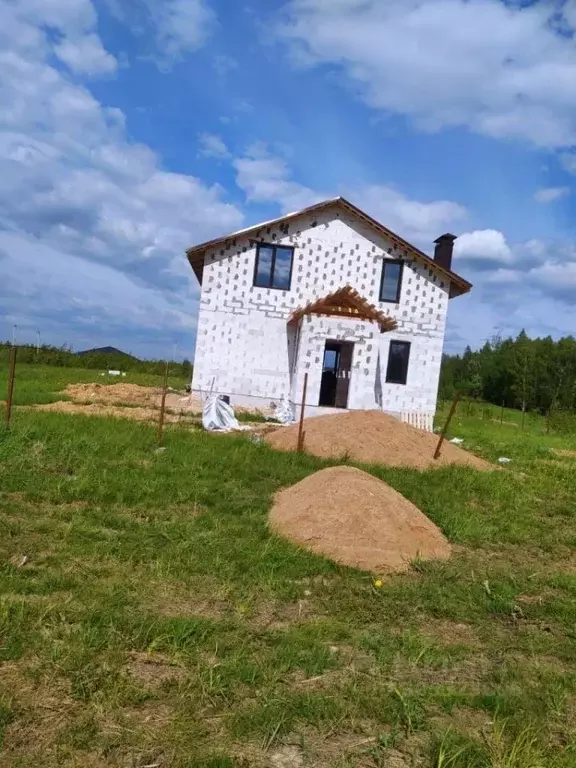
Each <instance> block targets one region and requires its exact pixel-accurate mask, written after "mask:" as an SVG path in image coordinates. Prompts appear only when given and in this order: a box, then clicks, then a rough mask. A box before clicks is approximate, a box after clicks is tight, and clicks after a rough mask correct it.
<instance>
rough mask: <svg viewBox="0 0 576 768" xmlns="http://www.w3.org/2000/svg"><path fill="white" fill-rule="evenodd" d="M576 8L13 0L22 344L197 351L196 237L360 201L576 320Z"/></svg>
mask: <svg viewBox="0 0 576 768" xmlns="http://www.w3.org/2000/svg"><path fill="white" fill-rule="evenodd" d="M575 28H576V0H567V1H566V0H558V1H555V0H539V1H538V0H537V1H536V2H525V1H524V2H512V1H509V2H504V0H425V2H422V0H387V1H386V2H382V1H381V0H285V1H284V2H281V1H280V0H268V1H267V2H264V0H247V2H245V3H231V2H230V1H229V0H228V2H225V0H0V65H1V66H0V107H1V109H0V126H1V133H0V307H1V308H2V311H1V313H0V337H2V338H10V337H11V335H12V329H13V326H14V325H16V326H17V339H18V341H20V342H25V341H33V340H35V338H36V332H37V330H40V332H41V335H42V339H43V340H44V341H46V342H49V343H55V344H63V343H67V344H70V345H72V346H73V347H74V348H76V349H82V348H86V347H91V346H101V345H108V344H112V345H115V346H118V347H120V348H122V349H125V350H130V351H132V352H133V353H134V354H137V355H139V356H154V357H163V356H165V355H169V356H172V355H173V353H174V349H175V345H177V346H176V350H177V356H178V357H179V358H182V357H184V356H186V357H192V355H193V349H194V335H195V325H196V314H197V302H198V285H197V283H196V281H195V278H194V276H193V273H192V271H191V270H190V268H189V267H188V265H187V262H186V260H185V258H184V256H183V252H184V250H185V248H186V247H188V246H190V245H193V244H195V243H197V242H200V241H203V240H205V239H208V238H210V237H215V236H218V235H220V234H226V233H227V232H229V231H233V230H234V229H237V228H239V227H241V226H245V225H248V224H251V223H255V222H257V221H259V220H261V219H266V218H270V217H271V216H275V215H279V214H281V213H282V212H285V211H291V210H295V209H297V208H299V207H302V206H304V205H307V204H309V203H311V202H314V201H316V200H320V199H324V198H326V197H333V196H335V195H338V194H343V195H345V196H346V197H348V198H349V199H351V200H352V202H354V203H355V204H356V205H359V206H360V207H361V208H364V209H365V210H367V211H368V212H369V213H370V214H372V215H373V216H375V217H376V218H378V219H380V220H381V221H382V222H383V223H384V224H385V225H386V226H388V227H389V228H391V229H393V230H395V231H397V232H398V233H399V234H400V235H402V236H404V237H405V238H407V239H408V240H411V241H412V242H413V243H414V244H415V245H417V246H419V247H420V248H422V249H423V250H425V251H428V252H432V249H433V245H432V243H433V240H434V239H435V238H436V237H437V236H438V235H440V234H442V233H443V232H446V231H452V232H454V234H457V235H459V238H458V240H457V244H456V254H455V259H454V268H455V269H456V271H458V272H460V273H461V274H462V275H463V276H465V277H466V278H467V279H469V280H471V281H472V282H473V283H474V289H473V291H472V293H471V294H469V295H468V296H464V297H461V298H458V299H455V300H453V301H452V302H451V304H450V312H449V324H448V332H447V343H446V346H447V349H449V350H450V351H458V350H461V349H462V348H463V346H464V345H465V344H467V343H469V344H471V345H472V346H478V345H480V344H482V343H483V342H484V341H485V340H486V339H489V338H491V337H493V336H494V335H495V334H498V333H499V334H503V335H507V334H516V333H518V332H519V330H520V329H521V328H522V327H524V328H526V330H527V331H528V332H529V333H530V334H531V335H536V334H543V335H547V334H551V335H553V336H559V335H566V334H569V333H572V332H574V328H575V322H574V309H575V304H576V85H575V84H576V38H575V36H574V29H575Z"/></svg>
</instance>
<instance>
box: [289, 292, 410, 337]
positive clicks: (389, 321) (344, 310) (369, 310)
mask: <svg viewBox="0 0 576 768" xmlns="http://www.w3.org/2000/svg"><path fill="white" fill-rule="evenodd" d="M304 315H328V316H329V317H348V318H352V319H354V320H367V321H369V322H373V323H378V325H379V326H380V330H381V331H393V330H394V329H395V328H396V327H397V325H398V324H397V322H396V320H394V318H393V317H390V316H389V315H387V314H386V313H385V312H381V311H380V310H379V309H378V308H377V307H375V306H374V305H373V304H370V303H369V302H368V301H367V300H366V299H365V298H364V297H363V296H361V295H360V294H359V293H358V291H356V290H355V289H354V288H352V286H351V285H346V286H345V287H344V288H340V289H339V290H337V291H334V293H329V294H328V295H327V296H324V297H323V298H321V299H316V300H315V301H311V302H309V303H308V304H306V305H305V306H303V307H300V308H299V309H297V310H295V311H294V312H293V313H292V315H291V316H290V317H289V319H288V325H291V324H293V323H297V322H298V321H299V320H300V318H302V317H304Z"/></svg>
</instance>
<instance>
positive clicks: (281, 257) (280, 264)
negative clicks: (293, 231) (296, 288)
mask: <svg viewBox="0 0 576 768" xmlns="http://www.w3.org/2000/svg"><path fill="white" fill-rule="evenodd" d="M293 256H294V248H289V247H287V246H285V245H268V244H267V243H259V244H258V247H257V249H256V266H255V268H254V285H255V286H256V287H257V288H277V289H278V290H281V291H289V290H290V281H291V279H292V258H293Z"/></svg>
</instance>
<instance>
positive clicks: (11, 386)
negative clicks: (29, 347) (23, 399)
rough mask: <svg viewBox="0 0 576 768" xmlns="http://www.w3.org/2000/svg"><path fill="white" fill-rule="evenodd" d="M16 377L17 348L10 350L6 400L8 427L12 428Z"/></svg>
mask: <svg viewBox="0 0 576 768" xmlns="http://www.w3.org/2000/svg"><path fill="white" fill-rule="evenodd" d="M15 377H16V347H14V346H13V347H12V349H11V350H10V370H9V372H8V397H7V398H6V426H7V427H9V426H10V417H11V416H12V399H13V397H14V379H15Z"/></svg>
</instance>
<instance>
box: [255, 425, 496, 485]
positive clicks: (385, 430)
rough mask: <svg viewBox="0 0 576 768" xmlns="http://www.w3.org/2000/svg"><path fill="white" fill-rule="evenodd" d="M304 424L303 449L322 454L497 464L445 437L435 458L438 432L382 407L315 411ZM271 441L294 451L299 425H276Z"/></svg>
mask: <svg viewBox="0 0 576 768" xmlns="http://www.w3.org/2000/svg"><path fill="white" fill-rule="evenodd" d="M304 430H305V433H306V434H305V441H304V450H305V451H307V452H308V453H312V454H314V455H315V456H320V457H321V458H330V459H347V460H348V459H350V460H352V461H358V462H362V463H365V464H387V465H388V466H392V467H413V468H415V469H428V468H429V467H439V466H445V465H446V464H463V465H467V466H471V467H474V468H475V469H481V470H488V469H493V466H492V465H491V464H489V463H488V462H487V461H484V460H483V459H480V458H479V457H477V456H474V455H473V454H471V453H468V452H467V451H465V450H463V449H462V448H459V447H458V446H457V445H453V444H451V443H445V444H444V446H443V449H442V454H441V456H440V458H439V459H437V460H434V458H433V456H434V451H435V449H436V443H437V438H436V437H435V436H434V435H433V434H432V433H431V432H425V431H423V430H421V429H416V428H415V427H411V426H410V425H409V424H405V423H404V422H401V421H399V420H398V419H396V418H394V416H391V415H390V414H387V413H383V412H382V411H346V412H343V413H337V414H333V415H329V416H316V417H314V418H311V419H306V420H305V421H304ZM266 441H267V442H268V443H269V444H270V445H271V446H272V447H273V448H277V449H278V450H283V451H295V450H296V447H297V441H298V426H297V425H295V426H290V427H284V428H282V429H276V430H274V431H272V432H270V433H268V434H267V435H266Z"/></svg>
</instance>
